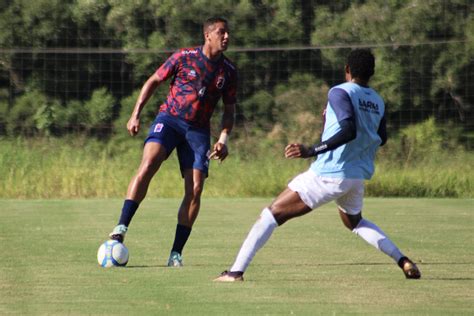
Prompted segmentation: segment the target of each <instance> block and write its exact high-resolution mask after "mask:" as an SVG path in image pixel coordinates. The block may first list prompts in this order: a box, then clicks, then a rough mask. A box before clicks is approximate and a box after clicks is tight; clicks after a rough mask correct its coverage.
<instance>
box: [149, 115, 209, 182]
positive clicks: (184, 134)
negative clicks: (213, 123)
mask: <svg viewBox="0 0 474 316" xmlns="http://www.w3.org/2000/svg"><path fill="white" fill-rule="evenodd" d="M147 142H156V143H160V144H162V145H163V146H164V147H165V148H166V150H167V152H168V156H169V155H170V154H171V153H172V152H173V149H175V148H176V152H177V153H178V159H179V167H180V168H181V172H183V171H184V170H185V169H198V170H201V171H202V172H203V173H204V174H205V175H206V176H207V174H208V170H209V153H210V148H211V137H210V131H209V129H206V128H197V127H193V126H192V125H190V124H189V123H187V122H186V121H184V120H182V119H180V118H176V117H174V116H172V115H170V114H167V113H163V112H161V113H159V114H158V115H157V116H156V118H155V120H154V121H153V123H152V124H151V126H150V130H149V132H148V137H147V138H146V139H145V144H146V143H147Z"/></svg>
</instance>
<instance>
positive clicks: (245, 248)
mask: <svg viewBox="0 0 474 316" xmlns="http://www.w3.org/2000/svg"><path fill="white" fill-rule="evenodd" d="M277 226H278V223H277V222H276V220H275V217H273V214H272V212H271V211H270V210H269V209H268V208H265V209H264V210H263V211H262V213H261V214H260V218H259V219H258V221H257V222H256V223H255V224H254V225H253V227H252V229H251V230H250V232H249V234H248V235H247V238H246V239H245V241H244V243H243V244H242V247H240V250H239V254H238V255H237V258H236V259H235V262H234V264H233V265H232V267H231V268H230V271H240V272H245V270H246V269H247V267H248V265H249V264H250V261H252V259H253V257H254V256H255V254H256V253H257V250H259V249H260V248H262V246H263V245H264V244H265V243H266V242H267V240H268V238H270V236H271V235H272V233H273V230H274V229H275V227H277Z"/></svg>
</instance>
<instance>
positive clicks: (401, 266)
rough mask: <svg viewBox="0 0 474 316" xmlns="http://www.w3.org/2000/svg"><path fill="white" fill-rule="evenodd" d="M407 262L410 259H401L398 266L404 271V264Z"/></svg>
mask: <svg viewBox="0 0 474 316" xmlns="http://www.w3.org/2000/svg"><path fill="white" fill-rule="evenodd" d="M405 260H408V258H407V257H405V256H404V257H401V258H400V260H398V262H397V264H398V266H399V267H400V268H402V269H403V264H404V263H405Z"/></svg>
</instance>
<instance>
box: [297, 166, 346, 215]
mask: <svg viewBox="0 0 474 316" xmlns="http://www.w3.org/2000/svg"><path fill="white" fill-rule="evenodd" d="M343 181H344V179H340V178H329V177H321V176H319V175H317V174H315V173H314V172H313V171H312V170H311V169H309V170H307V171H306V172H303V173H300V174H299V175H297V176H296V177H294V178H293V179H292V180H291V181H290V183H289V184H288V188H290V189H291V190H293V191H295V192H297V193H298V195H299V196H300V198H301V200H302V201H303V202H304V203H305V204H306V205H307V206H308V207H309V208H311V209H315V208H317V207H319V206H321V205H324V204H326V203H328V202H331V201H334V200H336V199H337V198H339V197H340V196H342V195H344V194H345V188H344V187H343V186H342V185H341V184H342V183H343Z"/></svg>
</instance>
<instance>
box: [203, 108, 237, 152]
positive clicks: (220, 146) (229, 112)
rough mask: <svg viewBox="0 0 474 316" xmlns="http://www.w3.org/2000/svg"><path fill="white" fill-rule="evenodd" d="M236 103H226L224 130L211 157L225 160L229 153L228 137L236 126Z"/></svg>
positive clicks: (223, 116) (223, 120)
mask: <svg viewBox="0 0 474 316" xmlns="http://www.w3.org/2000/svg"><path fill="white" fill-rule="evenodd" d="M234 116H235V104H225V105H224V113H223V114H222V130H221V134H220V136H219V139H218V140H217V142H216V143H215V144H214V146H213V148H212V153H211V156H210V157H209V158H210V159H216V160H220V161H223V160H224V159H225V158H226V157H227V156H228V154H229V152H228V150H227V139H228V137H229V135H230V132H231V131H232V127H233V126H234Z"/></svg>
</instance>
